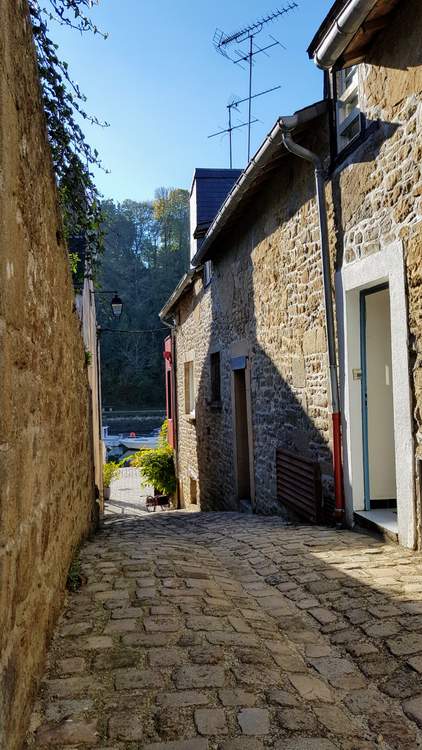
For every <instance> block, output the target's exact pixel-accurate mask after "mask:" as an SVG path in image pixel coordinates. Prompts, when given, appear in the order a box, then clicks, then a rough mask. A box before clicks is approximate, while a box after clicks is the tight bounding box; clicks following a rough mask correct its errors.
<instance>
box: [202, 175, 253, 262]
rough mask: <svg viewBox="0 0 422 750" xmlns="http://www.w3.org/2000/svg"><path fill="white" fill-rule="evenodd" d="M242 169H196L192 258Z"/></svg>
mask: <svg viewBox="0 0 422 750" xmlns="http://www.w3.org/2000/svg"><path fill="white" fill-rule="evenodd" d="M241 174H242V170H241V169H195V172H194V173H193V180H192V187H191V191H190V257H191V258H193V256H194V255H195V254H196V252H197V251H198V250H199V248H200V247H201V244H202V240H203V238H204V237H205V235H206V233H207V231H208V228H209V227H210V225H211V223H212V221H213V219H214V217H215V215H216V213H217V211H218V209H219V208H220V206H221V204H222V203H223V201H224V200H225V198H226V197H227V195H228V194H229V192H230V190H231V189H232V187H233V185H234V183H235V182H236V180H237V179H238V177H239V176H240V175H241Z"/></svg>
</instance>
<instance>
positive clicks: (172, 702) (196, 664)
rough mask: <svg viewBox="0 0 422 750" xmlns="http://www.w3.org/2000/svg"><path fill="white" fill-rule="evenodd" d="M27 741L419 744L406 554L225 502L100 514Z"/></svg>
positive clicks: (421, 579)
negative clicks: (193, 508)
mask: <svg viewBox="0 0 422 750" xmlns="http://www.w3.org/2000/svg"><path fill="white" fill-rule="evenodd" d="M81 560H82V565H83V572H84V574H85V576H86V577H87V582H86V584H85V585H84V586H83V587H82V588H81V590H80V591H79V592H77V593H75V594H71V595H69V597H68V601H67V606H66V609H65V611H64V614H63V617H62V619H61V622H60V624H59V626H58V628H57V631H56V635H55V638H54V639H53V642H52V644H51V648H50V652H49V657H48V665H47V672H46V675H45V679H44V681H43V684H42V687H41V691H40V694H39V696H38V700H37V703H36V705H35V709H34V713H33V717H32V722H31V731H30V734H29V737H28V741H27V746H28V747H30V748H45V747H51V746H53V747H59V748H61V747H63V748H69V747H70V748H85V750H88V749H89V748H96V749H97V750H99V749H101V750H106V749H107V750H139V749H140V748H142V749H144V750H207V749H208V750H211V749H212V748H213V749H217V748H221V750H237V749H238V750H260V749H261V748H276V749H277V750H334V748H340V749H341V750H372V748H374V749H375V748H385V749H387V748H389V749H390V750H396V749H397V748H400V749H403V750H413V749H414V748H419V747H422V733H421V730H420V728H419V727H418V725H419V726H422V678H421V673H422V559H421V556H420V555H418V554H415V553H412V552H409V551H406V550H404V549H401V548H399V547H397V546H392V545H386V544H384V543H382V542H380V541H378V540H376V539H374V538H372V537H371V536H369V535H366V534H359V533H353V532H349V531H341V532H337V531H334V530H330V529H324V528H316V527H305V526H301V527H293V526H284V525H283V523H282V521H281V520H280V519H279V518H274V517H258V516H251V515H241V514H232V513H230V514H227V513H226V514H223V513H215V514H211V513H210V514H200V513H196V514H185V513H183V512H170V513H156V514H145V515H144V516H142V517H130V516H124V517H122V516H120V517H119V516H108V518H107V519H106V521H105V524H104V526H103V529H102V531H101V532H100V533H99V534H98V535H97V536H96V537H95V539H94V540H93V541H91V542H89V543H87V544H85V546H84V547H83V549H82V553H81Z"/></svg>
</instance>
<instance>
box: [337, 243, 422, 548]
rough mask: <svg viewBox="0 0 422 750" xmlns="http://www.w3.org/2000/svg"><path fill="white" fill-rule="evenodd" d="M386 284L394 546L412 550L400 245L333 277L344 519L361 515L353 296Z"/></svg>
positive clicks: (356, 307)
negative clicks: (357, 512)
mask: <svg viewBox="0 0 422 750" xmlns="http://www.w3.org/2000/svg"><path fill="white" fill-rule="evenodd" d="M386 281H387V282H388V284H389V290H390V307H391V313H390V320H391V359H392V382H393V404H394V408H393V411H394V439H395V452H394V458H395V468H396V490H397V520H398V528H399V541H400V544H402V545H404V546H406V547H411V548H413V547H414V543H415V497H414V450H413V440H412V412H411V393H410V384H409V357H408V329H407V309H406V288H405V275H404V263H403V245H402V242H401V241H397V242H393V243H392V244H391V245H388V246H387V247H385V248H384V249H383V250H382V251H380V252H378V253H374V254H373V255H370V256H368V257H366V258H363V259H359V260H356V261H355V262H354V263H350V264H349V265H348V266H346V267H344V268H342V269H341V270H340V271H338V272H337V273H336V304H337V321H338V334H339V355H340V383H341V395H342V412H343V446H344V484H345V494H346V518H347V521H348V523H349V525H352V524H353V512H354V510H362V509H363V507H364V505H363V501H364V487H363V451H362V412H361V396H360V381H359V380H354V379H353V369H354V368H360V316H359V292H360V290H361V289H368V288H370V287H372V286H375V285H376V284H381V283H383V282H386Z"/></svg>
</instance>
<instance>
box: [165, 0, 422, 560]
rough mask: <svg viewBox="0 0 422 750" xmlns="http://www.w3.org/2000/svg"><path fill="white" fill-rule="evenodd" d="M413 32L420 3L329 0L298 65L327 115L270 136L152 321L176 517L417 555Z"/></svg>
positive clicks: (419, 83)
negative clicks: (159, 328)
mask: <svg viewBox="0 0 422 750" xmlns="http://www.w3.org/2000/svg"><path fill="white" fill-rule="evenodd" d="M421 32H422V8H421V6H420V3H419V2H418V1H417V0H408V2H406V3H398V2H394V0H390V1H389V2H385V0H354V2H353V3H351V2H347V1H346V0H337V2H335V3H334V5H333V7H332V9H331V10H330V12H329V14H328V15H327V17H326V19H325V20H324V22H323V23H322V25H321V27H320V28H319V29H318V31H317V33H316V35H315V37H314V39H313V41H312V43H311V45H310V48H309V50H308V52H309V55H310V56H311V58H313V59H314V60H315V62H316V63H317V64H318V65H319V66H320V67H322V68H323V69H324V71H325V72H324V90H325V98H324V100H323V101H321V102H317V103H316V104H314V105H311V106H310V107H305V108H304V109H303V110H301V111H300V112H297V113H295V114H294V115H293V116H286V117H281V118H279V120H278V121H277V123H276V124H275V126H274V128H273V129H272V131H271V133H270V134H269V136H268V138H267V139H266V140H265V141H264V143H263V144H262V146H261V147H260V149H258V151H257V153H256V155H255V156H254V158H253V159H252V160H251V162H250V163H249V164H248V166H247V167H246V169H245V170H244V171H243V172H242V173H241V175H240V176H239V177H238V178H237V180H236V182H235V184H234V186H233V187H232V188H231V190H230V192H229V193H228V195H227V196H226V197H225V199H224V200H223V202H222V204H221V206H220V208H219V209H218V210H217V211H216V214H215V217H214V218H213V220H212V222H211V223H210V225H209V227H208V228H207V229H206V232H205V234H203V236H201V237H200V239H201V244H200V245H198V244H196V245H194V244H193V246H192V266H193V268H192V271H191V272H190V273H189V274H187V276H186V277H185V278H184V279H183V280H182V282H181V283H180V284H179V286H178V287H177V289H176V290H175V292H174V293H173V295H172V297H171V298H170V300H169V301H168V303H167V304H166V305H165V307H164V308H163V311H162V313H161V315H162V317H163V318H165V319H166V320H167V321H170V322H172V323H173V334H172V336H173V341H172V373H171V378H170V379H171V380H172V382H173V387H174V399H173V415H174V417H176V419H175V423H176V424H175V434H176V438H177V439H176V441H175V445H176V456H177V474H178V481H179V502H180V504H181V505H182V506H183V505H188V504H189V503H197V504H199V505H200V507H201V508H202V509H204V510H209V509H232V510H235V509H239V508H240V509H244V510H252V511H255V512H258V513H273V512H276V513H278V512H281V513H285V512H289V513H290V514H292V513H293V515H294V517H302V518H307V519H308V520H312V521H315V520H322V521H324V520H325V521H330V520H332V519H333V518H335V517H336V518H337V519H338V520H345V521H346V522H347V524H348V525H353V523H354V522H355V521H359V522H360V523H370V524H373V525H375V526H376V527H378V528H379V529H381V530H382V531H384V532H385V533H387V534H390V535H391V536H392V537H393V538H396V539H398V540H399V541H400V543H401V544H403V545H405V546H408V547H415V546H418V547H421V546H422V539H421V497H420V493H421V490H420V488H421V486H422V479H421V474H422V469H421V467H422V464H421V460H422V379H421V377H420V372H421V364H422V341H421V335H422V333H421V331H422V276H421V266H422V263H421V261H422V197H421V196H422V174H421V171H420V162H421V155H422V138H421V132H422V127H421V126H422V49H421V46H420V43H419V40H420V37H421ZM297 145H298V146H299V148H298V147H297ZM301 157H304V158H301ZM309 160H311V161H309ZM320 166H322V168H323V171H324V174H323V179H324V183H325V185H324V186H323V189H322V188H321V185H322V184H323V183H322V179H321V174H322V173H321V170H319V167H320ZM314 167H316V168H317V173H318V174H319V175H320V177H319V185H320V188H321V191H320V201H319V203H318V201H317V200H316V198H317V196H316V189H315V184H316V183H315V174H314ZM318 170H319V171H318ZM191 201H192V204H191V205H192V209H191V216H193V217H194V221H193V225H192V234H193V235H194V233H195V231H196V229H195V227H196V226H197V221H195V217H196V218H197V217H198V212H199V209H198V206H197V204H196V201H197V198H196V195H195V191H192V197H191ZM324 204H325V207H326V213H327V220H328V223H327V226H328V236H327V242H325V238H324V231H325V230H324ZM319 209H320V211H319ZM321 230H322V231H321ZM194 239H196V238H195V237H193V240H194ZM321 248H322V249H323V250H324V248H325V250H327V249H328V252H325V259H326V260H327V258H329V260H330V263H331V276H330V278H328V283H327V284H326V285H325V288H326V291H327V296H326V299H325V300H324V284H323V264H322V259H321ZM210 261H212V273H211V268H210V265H209V264H210ZM206 264H208V265H206ZM330 300H331V302H332V305H333V307H334V314H335V331H334V337H331V335H330V337H329V340H332V341H333V346H332V347H331V348H330V347H328V346H327V344H328V340H327V330H330V325H329V312H330V310H329V308H330ZM327 320H328V329H327ZM329 349H330V358H328V350H329ZM328 359H330V361H328ZM336 359H338V362H336ZM330 363H331V368H329V367H328V365H329V364H330ZM337 365H338V366H337ZM329 371H330V377H329ZM337 374H338V379H339V388H338V395H339V397H340V407H341V415H342V420H341V427H342V431H341V443H339V438H340V430H339V427H340V424H339V422H338V421H337V420H336V414H335V418H334V420H332V417H331V412H332V411H334V412H335V411H336V404H335V400H336V398H335V397H336V395H337V394H336V393H334V392H333V384H334V385H335V382H336V377H337ZM330 381H331V382H330ZM334 390H335V389H334ZM339 459H342V466H343V478H342V476H341V471H340V469H341V466H340V461H339ZM333 463H334V467H333ZM342 487H343V489H342ZM335 511H336V512H335Z"/></svg>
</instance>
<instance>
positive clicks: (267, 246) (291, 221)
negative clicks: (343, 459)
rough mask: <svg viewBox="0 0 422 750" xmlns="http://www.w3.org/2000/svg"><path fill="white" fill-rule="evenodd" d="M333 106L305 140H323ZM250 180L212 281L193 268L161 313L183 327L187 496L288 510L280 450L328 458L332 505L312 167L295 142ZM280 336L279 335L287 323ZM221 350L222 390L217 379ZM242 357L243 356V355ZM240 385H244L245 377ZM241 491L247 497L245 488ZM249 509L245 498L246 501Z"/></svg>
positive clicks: (180, 419)
mask: <svg viewBox="0 0 422 750" xmlns="http://www.w3.org/2000/svg"><path fill="white" fill-rule="evenodd" d="M325 122H326V114H325V110H324V107H321V114H320V116H319V117H317V118H316V119H315V120H313V121H312V126H313V132H312V133H311V132H307V133H304V135H303V138H304V139H305V142H306V143H307V144H308V145H309V146H310V147H312V148H313V147H317V146H318V144H317V139H318V136H320V144H321V142H322V143H323V144H324V146H325V148H327V142H326V137H325V130H326V128H325ZM282 156H283V158H282V159H281V160H280V158H279V154H277V155H276V158H275V159H274V162H272V161H271V163H270V165H269V166H270V168H271V169H270V173H269V176H268V177H267V179H266V180H265V181H264V182H262V183H260V184H259V185H257V186H256V187H252V188H251V192H252V193H253V198H252V199H251V200H252V201H253V202H251V201H250V202H249V203H248V204H247V205H245V207H243V205H241V206H239V210H238V213H237V215H236V218H235V219H234V220H233V223H232V225H231V227H230V229H229V230H227V232H225V233H224V234H222V235H221V236H220V237H219V238H218V241H217V243H216V250H215V253H213V256H212V261H213V272H212V277H211V280H210V282H209V283H208V284H206V285H205V284H204V277H203V274H202V273H201V272H200V271H198V272H196V273H194V274H193V275H192V276H191V278H190V280H189V282H188V283H187V285H185V286H184V288H183V293H182V294H181V295H180V296H179V297H178V298H177V299H176V301H175V302H174V304H173V306H171V304H170V307H169V306H167V308H165V310H164V314H165V315H172V316H173V317H174V319H175V320H176V323H177V324H176V326H175V370H176V384H177V467H178V476H179V482H180V498H181V501H182V504H187V505H188V504H189V503H191V502H192V493H193V498H194V502H198V503H200V506H201V509H203V510H214V509H218V508H220V509H221V508H225V509H227V510H236V509H238V507H239V499H240V500H243V499H244V500H248V499H249V500H250V501H251V506H252V508H253V509H254V510H255V511H256V512H259V513H274V512H276V513H277V512H282V511H283V509H282V507H281V506H280V503H279V502H278V501H277V490H276V479H277V477H276V449H277V448H279V447H280V446H283V447H286V448H288V449H290V450H292V451H297V452H300V453H305V455H306V456H307V457H308V458H310V459H312V460H313V461H315V462H317V463H318V464H319V466H320V467H321V474H322V482H323V487H324V501H325V509H326V511H327V512H328V514H331V510H332V496H333V488H332V461H331V449H330V429H331V428H330V416H329V412H328V400H327V372H326V340H325V331H324V314H323V298H322V274H321V264H320V255H319V246H318V241H317V238H318V215H317V209H316V202H315V196H314V194H313V193H314V190H313V174H312V172H311V171H310V170H309V169H308V168H307V166H306V165H305V164H300V163H299V164H297V163H296V162H295V160H294V158H293V157H291V156H289V155H288V154H287V152H284V153H283V154H282ZM281 330H282V331H283V335H282V336H281V335H280V331H281ZM216 356H218V360H219V374H220V394H219V395H220V397H219V399H217V400H215V399H214V396H213V392H212V390H213V386H212V364H211V361H212V358H213V357H216ZM237 359H239V362H240V363H241V362H242V361H244V363H245V367H244V368H241V369H244V377H245V386H246V387H245V402H244V405H243V406H242V407H241V408H243V409H244V412H243V414H242V420H243V427H242V428H241V430H242V429H244V430H247V432H248V435H247V438H248V445H247V448H245V446H244V450H246V451H247V452H248V454H249V469H247V473H248V474H249V477H248V481H249V487H248V488H246V487H245V488H244V489H241V488H239V486H238V485H239V477H238V476H237V471H238V468H237V465H238V460H239V455H238V454H239V452H240V450H239V448H238V447H237V446H236V438H235V435H236V426H235V422H236V413H235V408H234V403H235V399H236V394H235V392H234V388H235V386H234V382H233V381H234V377H235V376H234V375H233V373H234V370H233V362H234V361H235V360H237ZM190 362H192V363H193V368H192V369H193V378H194V390H195V413H194V414H193V413H189V412H188V413H187V409H186V378H185V367H186V364H187V363H190ZM234 366H236V363H235V365H234ZM240 387H241V388H242V384H240ZM239 492H240V493H243V494H244V495H245V496H244V498H240V496H239ZM245 507H247V504H246V505H245Z"/></svg>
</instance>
